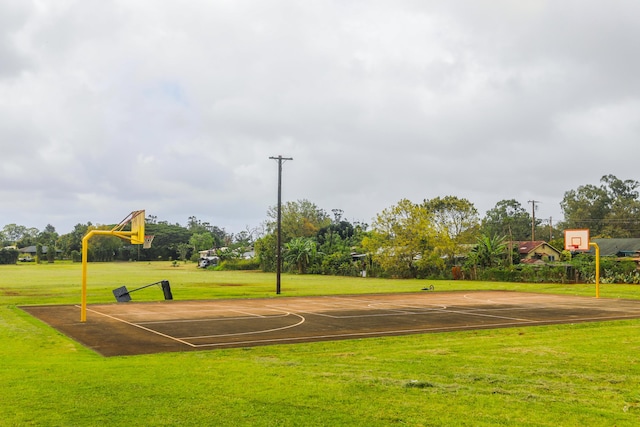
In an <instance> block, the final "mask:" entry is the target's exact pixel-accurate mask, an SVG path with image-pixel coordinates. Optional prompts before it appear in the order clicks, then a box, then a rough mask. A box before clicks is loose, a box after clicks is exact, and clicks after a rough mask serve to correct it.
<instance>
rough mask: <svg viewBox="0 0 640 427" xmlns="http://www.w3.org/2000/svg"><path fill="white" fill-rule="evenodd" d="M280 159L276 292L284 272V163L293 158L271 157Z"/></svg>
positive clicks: (277, 292) (278, 292) (278, 290)
mask: <svg viewBox="0 0 640 427" xmlns="http://www.w3.org/2000/svg"><path fill="white" fill-rule="evenodd" d="M269 158H270V159H271V160H277V161H278V234H277V235H278V243H277V245H278V247H277V249H276V294H280V274H281V273H282V233H281V230H280V229H281V228H282V163H283V162H285V161H287V160H293V158H291V157H282V156H278V157H269Z"/></svg>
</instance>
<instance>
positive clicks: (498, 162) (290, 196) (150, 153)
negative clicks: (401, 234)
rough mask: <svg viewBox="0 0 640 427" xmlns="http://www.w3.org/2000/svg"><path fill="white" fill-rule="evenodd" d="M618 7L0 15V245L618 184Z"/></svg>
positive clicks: (14, 1) (213, 5)
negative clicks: (0, 241) (309, 210)
mask: <svg viewBox="0 0 640 427" xmlns="http://www.w3.org/2000/svg"><path fill="white" fill-rule="evenodd" d="M639 24H640V2H638V1H632V0H626V1H625V0H606V1H604V0H603V1H589V0H575V1H563V0H556V1H543V0H536V1H525V0H518V1H513V0H503V1H499V0H495V1H482V0H468V1H455V0H447V1H428V0H414V1H412V0H394V1H376V0H368V1H349V0H336V1H321V0H319V1H300V0H297V1H283V0H269V1H264V0H256V1H242V0H226V1H218V0H201V1H198V0H190V1H188V2H185V1H177V0H176V1H171V0H164V1H158V0H154V1H152V0H122V1H117V0H77V1H73V0H56V1H44V0H34V1H28V0H0V144H1V153H0V200H1V203H0V228H1V227H3V226H4V225H6V224H12V223H15V224H18V225H24V226H27V227H36V228H38V229H40V230H42V229H43V228H44V227H45V226H46V225H47V224H52V225H53V226H54V227H56V230H57V231H58V232H59V233H61V234H63V233H67V232H69V231H71V230H72V228H73V226H74V225H75V224H78V223H86V222H88V221H90V222H92V223H94V224H113V223H117V222H119V221H120V220H121V219H123V218H124V217H125V216H127V214H129V213H130V212H131V211H133V210H137V209H145V210H146V212H147V215H155V216H157V217H158V219H159V220H166V221H169V222H171V223H176V222H177V223H180V224H182V225H186V223H187V220H188V218H189V217H190V216H196V217H197V218H198V219H200V220H202V221H206V222H209V223H211V224H212V225H217V226H219V227H221V228H225V229H226V230H227V231H229V232H238V231H242V230H244V229H245V228H247V227H249V228H252V227H255V226H257V225H259V224H260V223H261V222H263V221H264V220H265V219H266V212H267V209H268V208H269V206H274V205H275V204H276V202H277V162H276V161H274V160H270V159H269V157H270V156H278V155H282V156H285V157H292V158H293V161H289V162H286V163H285V164H284V167H283V190H282V191H283V193H282V194H283V201H290V200H300V199H308V200H310V201H311V202H313V203H315V204H316V205H318V206H319V207H320V208H322V209H325V210H326V211H327V212H329V213H330V212H331V210H332V209H336V208H337V209H342V210H343V211H344V217H345V218H346V219H348V220H351V221H362V222H366V223H369V224H370V223H371V222H372V220H373V218H374V217H375V216H376V214H378V213H379V212H381V211H382V210H383V209H385V208H388V207H390V206H393V205H395V204H396V203H397V202H398V201H399V200H400V199H403V198H408V199H410V200H412V201H414V202H421V201H422V200H423V199H431V198H434V197H438V196H441V197H444V196H447V195H451V196H457V197H460V198H466V199H468V200H469V201H471V202H472V203H473V204H474V205H475V207H476V208H477V209H478V211H479V213H480V214H481V216H484V214H485V213H486V211H487V210H488V209H491V208H493V207H494V206H495V204H496V203H497V202H498V201H500V200H505V199H516V200H517V201H518V202H520V203H521V204H522V206H523V207H524V208H525V209H527V210H529V211H530V209H531V205H530V204H529V203H528V201H530V200H537V201H539V202H540V203H539V207H538V211H537V213H536V216H537V217H539V218H549V217H553V218H554V221H557V220H560V219H561V216H562V212H561V210H560V206H559V204H560V201H561V200H562V198H563V195H564V193H565V192H566V191H568V190H571V189H576V188H577V187H578V186H580V185H585V184H599V180H600V177H601V176H603V175H606V174H613V175H616V176H617V177H618V178H620V179H623V180H624V179H634V180H640V172H639V171H640V165H639V163H640V161H639V156H638V151H639V149H638V147H639V146H638V142H639V141H638V136H639V135H640V55H639V52H640V49H639V44H640V25H639Z"/></svg>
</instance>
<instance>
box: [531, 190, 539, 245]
mask: <svg viewBox="0 0 640 427" xmlns="http://www.w3.org/2000/svg"><path fill="white" fill-rule="evenodd" d="M529 203H531V241H532V242H533V241H535V240H536V208H537V207H538V205H537V203H540V201H539V200H529Z"/></svg>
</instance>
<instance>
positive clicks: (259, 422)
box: [0, 262, 640, 426]
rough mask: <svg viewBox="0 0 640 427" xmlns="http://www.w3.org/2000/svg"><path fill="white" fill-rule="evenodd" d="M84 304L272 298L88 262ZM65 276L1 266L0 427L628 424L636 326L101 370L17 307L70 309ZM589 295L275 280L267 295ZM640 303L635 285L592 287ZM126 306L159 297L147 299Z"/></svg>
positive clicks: (208, 277) (228, 282)
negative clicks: (162, 285)
mask: <svg viewBox="0 0 640 427" xmlns="http://www.w3.org/2000/svg"><path fill="white" fill-rule="evenodd" d="M88 270H89V276H88V302H89V303H104V302H113V303H115V299H114V297H113V294H112V290H113V289H115V288H117V287H120V286H123V285H125V286H127V288H129V289H130V290H131V289H134V288H137V287H140V286H144V285H145V284H148V283H152V282H155V281H158V280H163V279H165V280H169V281H170V283H171V288H172V291H173V295H174V299H176V300H187V299H214V298H249V297H268V298H275V297H277V296H276V295H275V275H274V274H264V273H258V272H215V271H203V270H199V269H197V268H196V266H195V264H179V266H178V267H174V266H172V264H171V263H169V262H154V263H104V264H103V263H96V264H93V263H92V264H89V268H88ZM80 283H81V266H80V264H70V263H55V264H40V265H35V264H20V265H15V266H0V296H1V298H2V300H1V301H2V304H1V305H0V381H1V383H0V402H1V403H2V404H1V405H0V425H7V426H30V425H36V426H105V425H109V426H120V425H121V426H138V425H140V426H143V425H144V426H150V425H154V426H158V425H172V426H173V425H183V426H204V425H216V426H239V425H240V426H241V425H247V426H249V425H251V426H393V425H398V426H407V425H408V426H421V425H423V426H456V425H460V426H494V425H504V426H637V425H640V320H628V321H614V322H601V323H582V324H575V325H571V324H569V325H556V326H544V327H519V328H512V329H499V330H483V331H466V332H453V333H438V334H425V335H411V336H403V337H385V338H369V339H358V340H350V341H336V342H320V343H309V344H292V345H274V346H265V347H255V348H244V349H230V350H208V351H197V352H186V353H167V354H156V355H145V356H129V357H112V358H104V357H102V356H100V355H98V354H96V353H94V352H92V351H91V350H88V349H86V348H84V347H82V346H81V345H79V344H77V343H75V342H74V341H72V340H70V339H69V338H67V337H65V336H64V335H61V334H59V333H58V332H57V331H55V330H53V329H51V328H50V327H48V326H47V325H45V324H43V323H42V322H40V321H39V320H37V319H35V318H33V317H31V316H29V315H28V314H26V313H25V312H23V311H22V310H20V309H19V308H18V306H19V305H28V304H69V303H79V302H80V296H81V293H80V292H81V288H80ZM431 284H433V285H434V286H435V292H439V291H450V290H474V289H481V290H488V289H500V290H503V289H509V290H521V291H534V292H548V293H562V294H574V295H586V296H594V295H595V290H594V287H593V285H557V284H556V285H548V284H514V283H486V282H464V281H460V282H453V281H420V280H381V279H370V278H367V279H363V278H340V277H327V276H299V275H283V277H282V297H287V296H299V295H327V294H356V293H380V292H422V291H421V290H420V289H421V288H423V287H425V286H427V285H431ZM600 294H601V297H602V298H630V299H640V286H633V285H602V286H601V291H600ZM132 297H133V300H134V301H145V300H160V299H162V291H161V290H160V289H159V288H158V287H155V286H154V287H150V288H147V289H143V290H140V291H138V292H135V293H133V294H132Z"/></svg>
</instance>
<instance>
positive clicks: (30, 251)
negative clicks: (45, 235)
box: [18, 246, 62, 257]
mask: <svg viewBox="0 0 640 427" xmlns="http://www.w3.org/2000/svg"><path fill="white" fill-rule="evenodd" d="M47 249H48V246H42V255H46V254H47ZM18 252H20V253H21V254H24V255H30V256H32V257H35V256H36V247H35V246H26V247H24V248H20V249H18ZM61 253H62V251H61V250H60V249H57V250H56V255H60V254H61Z"/></svg>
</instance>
